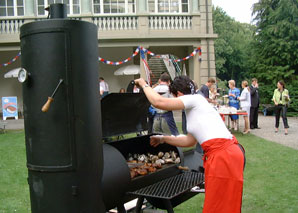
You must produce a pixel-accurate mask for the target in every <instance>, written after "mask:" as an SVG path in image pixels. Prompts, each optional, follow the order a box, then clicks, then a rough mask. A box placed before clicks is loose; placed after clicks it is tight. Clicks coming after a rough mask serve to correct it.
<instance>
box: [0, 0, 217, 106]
mask: <svg viewBox="0 0 298 213" xmlns="http://www.w3.org/2000/svg"><path fill="white" fill-rule="evenodd" d="M90 1H91V0H81V15H80V16H79V17H80V18H81V19H82V20H85V21H90V22H92V20H93V19H92V4H91V3H90ZM35 2H36V1H35V0H25V15H26V16H25V18H28V19H26V20H25V22H28V21H34V19H35V15H36V14H35V13H36V9H35ZM189 3H190V11H189V14H187V15H183V16H181V17H186V16H189V17H191V22H192V26H191V28H188V29H170V30H168V29H154V28H152V27H150V26H149V16H150V14H149V13H148V12H147V1H146V0H138V1H137V4H136V8H137V12H136V17H137V19H138V26H137V28H136V29H127V30H120V29H113V30H103V29H99V30H98V40H99V44H98V46H99V55H100V57H102V58H104V59H106V60H111V61H121V60H123V59H125V58H127V57H129V56H131V55H132V53H133V51H134V50H135V48H136V47H137V46H143V47H145V48H148V49H149V50H150V51H152V52H154V53H156V54H173V55H176V56H177V57H179V58H182V57H185V56H187V55H189V54H190V53H191V52H192V51H193V50H194V49H195V48H197V47H199V46H200V47H201V49H202V56H201V60H199V55H198V54H197V55H195V56H194V57H193V58H190V59H189V60H188V61H186V62H185V63H186V65H187V66H186V68H187V73H188V74H189V76H190V77H191V78H192V79H193V80H194V81H195V82H196V83H197V84H198V86H199V87H200V86H201V85H202V84H204V83H205V82H206V81H207V79H208V77H215V76H216V71H215V57H214V39H215V38H216V37H217V35H215V34H214V33H213V24H212V23H213V20H212V1H211V0H189ZM157 16H158V15H157ZM157 16H156V17H157ZM170 16H171V15H170V14H169V15H168V17H170ZM101 17H103V16H101ZM172 17H174V16H172ZM1 19H5V17H1V18H0V22H1ZM10 19H12V18H10ZM2 23H3V22H2ZM19 45H20V40H19V32H18V31H16V32H0V63H5V62H8V61H9V60H10V59H12V58H13V57H15V56H16V54H17V53H18V51H19V50H20V47H19ZM136 57H138V58H137V59H135V60H131V61H129V62H128V63H126V64H123V65H120V66H111V65H106V64H103V63H101V62H100V63H99V75H100V76H102V77H104V78H105V80H106V81H107V82H108V83H109V85H110V90H111V92H118V91H119V89H120V88H122V87H123V88H126V87H127V85H128V83H129V82H130V81H131V80H132V79H134V78H137V77H139V76H138V75H137V76H115V75H114V71H115V70H116V69H118V68H120V67H121V66H126V65H129V64H133V63H135V64H139V63H140V60H139V57H140V56H139V55H138V56H136ZM148 58H150V56H148ZM16 67H20V59H18V60H17V61H16V62H14V63H13V64H11V65H9V66H7V67H0V73H1V76H0V97H2V96H10V95H11V96H17V97H18V99H19V102H20V104H22V94H21V84H20V83H18V81H17V80H16V79H4V78H3V75H4V73H6V72H7V71H9V70H11V69H13V68H16ZM140 67H141V70H142V69H143V68H142V66H140Z"/></svg>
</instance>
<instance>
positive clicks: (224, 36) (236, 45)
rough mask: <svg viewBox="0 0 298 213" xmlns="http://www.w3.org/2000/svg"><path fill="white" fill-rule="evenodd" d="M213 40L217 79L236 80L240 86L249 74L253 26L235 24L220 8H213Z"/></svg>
mask: <svg viewBox="0 0 298 213" xmlns="http://www.w3.org/2000/svg"><path fill="white" fill-rule="evenodd" d="M213 23H214V24H213V25H214V32H215V33H217V34H218V38H217V39H216V40H215V44H214V46H215V59H216V60H215V61H216V62H215V63H216V74H217V77H218V78H220V79H222V80H230V79H234V80H236V83H237V84H238V85H240V83H241V81H242V80H244V79H246V78H247V77H248V74H249V70H250V66H251V62H250V57H251V56H250V55H251V51H252V50H251V48H250V44H251V42H252V40H253V33H254V26H252V25H250V24H243V23H239V22H236V21H235V20H234V19H232V18H231V17H229V16H228V15H227V14H226V13H225V12H224V11H223V10H222V9H221V8H219V7H216V8H215V9H214V8H213Z"/></svg>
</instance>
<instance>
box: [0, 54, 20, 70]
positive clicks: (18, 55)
mask: <svg viewBox="0 0 298 213" xmlns="http://www.w3.org/2000/svg"><path fill="white" fill-rule="evenodd" d="M20 55H21V52H19V53H18V54H17V55H16V56H15V57H14V58H13V59H11V60H10V61H9V62H7V63H4V64H0V67H6V66H8V65H10V64H12V63H13V62H15V61H16V60H17V59H18V58H19V57H20Z"/></svg>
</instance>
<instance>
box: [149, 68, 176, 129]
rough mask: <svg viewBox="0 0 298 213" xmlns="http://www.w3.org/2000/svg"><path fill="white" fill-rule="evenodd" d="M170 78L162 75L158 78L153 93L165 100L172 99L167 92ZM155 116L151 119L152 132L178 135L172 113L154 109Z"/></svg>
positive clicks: (165, 74)
mask: <svg viewBox="0 0 298 213" xmlns="http://www.w3.org/2000/svg"><path fill="white" fill-rule="evenodd" d="M170 81H171V77H170V76H169V75H168V74H167V73H164V74H162V75H161V76H160V78H159V84H158V85H157V86H156V87H154V91H155V92H157V93H158V94H160V95H161V96H162V97H165V98H172V97H173V96H172V95H171V94H170V91H169V84H170ZM155 111H156V113H155V115H154V118H153V132H154V133H164V134H166V135H179V132H178V129H177V126H176V123H175V120H174V116H173V112H172V111H168V110H161V109H157V108H155Z"/></svg>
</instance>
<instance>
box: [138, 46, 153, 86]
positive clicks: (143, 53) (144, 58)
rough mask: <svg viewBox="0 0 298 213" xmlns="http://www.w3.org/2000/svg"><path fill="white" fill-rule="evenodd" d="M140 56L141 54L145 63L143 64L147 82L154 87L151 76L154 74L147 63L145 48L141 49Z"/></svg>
mask: <svg viewBox="0 0 298 213" xmlns="http://www.w3.org/2000/svg"><path fill="white" fill-rule="evenodd" d="M140 54H141V58H142V61H143V64H144V68H145V72H146V77H147V81H148V83H149V84H150V85H152V82H151V77H150V75H151V74H152V72H151V70H150V68H149V65H148V63H147V61H146V57H145V51H144V50H143V48H141V51H140Z"/></svg>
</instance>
